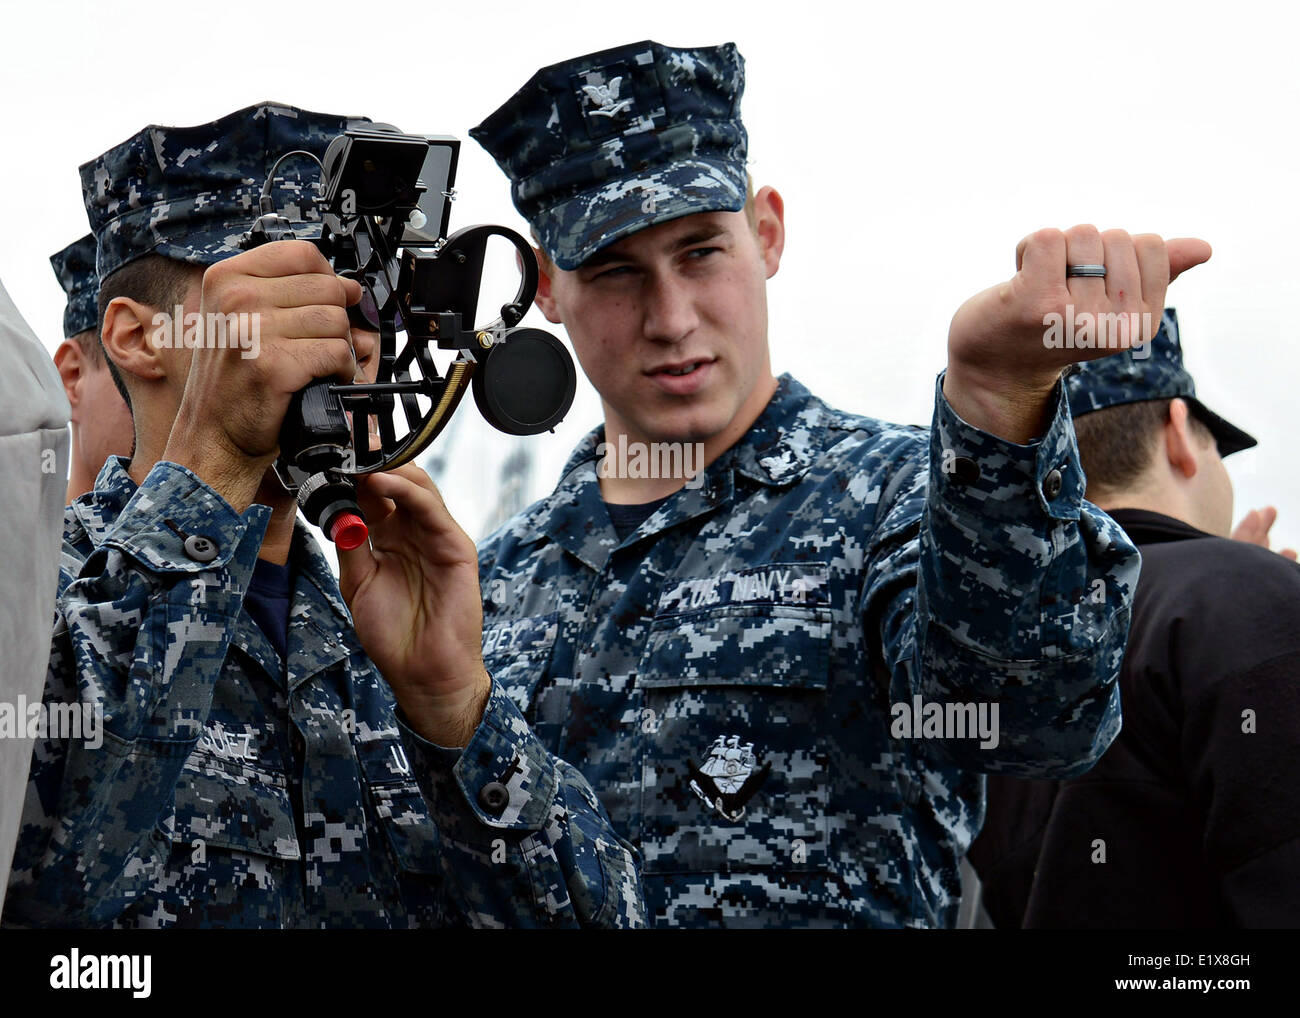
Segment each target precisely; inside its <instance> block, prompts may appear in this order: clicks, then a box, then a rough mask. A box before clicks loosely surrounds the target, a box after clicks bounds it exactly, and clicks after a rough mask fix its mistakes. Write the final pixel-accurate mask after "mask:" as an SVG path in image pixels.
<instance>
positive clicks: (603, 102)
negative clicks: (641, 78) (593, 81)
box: [582, 75, 632, 117]
mask: <svg viewBox="0 0 1300 1018" xmlns="http://www.w3.org/2000/svg"><path fill="white" fill-rule="evenodd" d="M622 84H623V76H622V75H619V76H618V77H617V78H610V79H609V84H608V85H583V86H582V90H583V91H584V92H586V93H587V98H588V99H590V100H591V102H592V104H593V105H595V106H597V107H599V109H594V110H592V111H591V115H592V116H593V117H616V116H618V115H619V114H620V113H622V112H623V111H624V110H626V109H627V108H628V107H629V106H631V105H632V100H631V99H620V98H619V97H618V89H619V86H620V85H622Z"/></svg>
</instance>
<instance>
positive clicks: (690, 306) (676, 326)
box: [643, 273, 699, 343]
mask: <svg viewBox="0 0 1300 1018" xmlns="http://www.w3.org/2000/svg"><path fill="white" fill-rule="evenodd" d="M644 308H645V311H644V322H643V331H644V333H645V337H646V338H647V339H650V340H654V341H655V342H659V343H676V342H678V341H680V340H682V339H684V338H686V336H688V335H690V333H691V332H692V331H693V330H694V329H695V327H696V326H697V325H698V324H699V315H698V314H697V313H696V310H695V299H694V294H693V291H692V289H691V286H690V284H689V283H687V282H686V281H684V280H682V279H679V278H677V277H676V276H675V275H674V274H672V273H663V274H659V275H655V276H652V277H651V278H650V280H649V281H648V283H647V287H646V292H645V304H644Z"/></svg>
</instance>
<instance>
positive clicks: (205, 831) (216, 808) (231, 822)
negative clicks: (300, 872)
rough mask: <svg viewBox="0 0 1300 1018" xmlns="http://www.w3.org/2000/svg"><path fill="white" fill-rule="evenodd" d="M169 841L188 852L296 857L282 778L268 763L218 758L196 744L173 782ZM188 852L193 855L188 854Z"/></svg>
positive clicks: (295, 840) (290, 808)
mask: <svg viewBox="0 0 1300 1018" xmlns="http://www.w3.org/2000/svg"><path fill="white" fill-rule="evenodd" d="M172 841H173V842H174V843H176V844H177V845H178V846H181V847H182V850H183V849H184V848H188V849H190V850H191V852H192V853H193V852H197V851H199V850H200V849H201V851H202V852H203V854H205V855H206V853H207V851H208V850H209V849H212V848H222V849H228V850H230V851H234V852H247V853H251V854H253V855H261V856H269V857H271V858H274V859H300V858H301V857H302V853H301V851H300V849H299V846H298V837H297V832H296V830H295V828H294V823H293V806H292V803H291V802H290V799H289V790H288V780H287V778H286V776H285V775H284V773H283V772H280V771H276V770H273V769H271V768H269V767H261V766H256V765H253V764H250V763H246V762H241V761H237V760H231V759H222V758H220V757H219V756H217V755H215V754H214V753H212V752H209V751H207V750H205V749H204V748H203V747H202V746H200V748H199V749H196V750H195V752H193V753H192V754H190V757H189V759H188V760H186V761H185V767H184V769H183V770H182V771H181V776H180V780H179V781H178V782H177V784H176V815H175V825H174V827H173V829H172ZM192 858H193V856H192Z"/></svg>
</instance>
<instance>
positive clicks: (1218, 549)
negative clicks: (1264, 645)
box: [1141, 534, 1300, 608]
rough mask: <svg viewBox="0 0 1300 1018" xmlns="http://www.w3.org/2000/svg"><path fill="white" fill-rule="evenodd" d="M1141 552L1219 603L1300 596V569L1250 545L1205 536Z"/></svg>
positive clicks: (1161, 545)
mask: <svg viewBox="0 0 1300 1018" xmlns="http://www.w3.org/2000/svg"><path fill="white" fill-rule="evenodd" d="M1141 550H1142V556H1143V558H1144V559H1146V560H1147V561H1148V562H1152V563H1156V562H1158V563H1160V564H1162V565H1166V564H1167V565H1168V566H1169V567H1170V568H1171V569H1172V570H1173V571H1174V572H1175V573H1176V574H1177V575H1178V577H1179V578H1180V579H1182V580H1183V581H1185V582H1187V583H1195V584H1199V585H1200V586H1199V589H1201V590H1202V591H1203V592H1204V593H1206V594H1207V595H1209V596H1211V597H1213V598H1214V599H1216V600H1218V599H1222V600H1224V601H1231V600H1237V601H1240V600H1255V599H1258V598H1260V597H1272V596H1275V595H1276V593H1278V592H1280V591H1289V592H1291V594H1292V596H1297V595H1300V565H1297V564H1296V563H1295V562H1292V561H1291V560H1290V559H1287V558H1283V557H1282V556H1281V555H1279V554H1278V553H1277V552H1275V551H1270V550H1269V549H1268V548H1263V547H1260V546H1259V545H1257V544H1250V543H1249V542H1247V541H1234V540H1231V539H1230V538H1227V537H1217V536H1215V535H1213V534H1205V535H1204V536H1202V537H1191V538H1188V539H1186V540H1182V541H1169V542H1165V543H1162V544H1147V545H1144V546H1142V548H1141ZM1297 607H1298V608H1300V602H1297Z"/></svg>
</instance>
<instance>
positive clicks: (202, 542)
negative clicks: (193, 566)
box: [183, 534, 217, 562]
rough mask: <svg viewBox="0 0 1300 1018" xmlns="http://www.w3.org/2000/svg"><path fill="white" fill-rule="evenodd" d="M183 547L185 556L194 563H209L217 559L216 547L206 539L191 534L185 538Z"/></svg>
mask: <svg viewBox="0 0 1300 1018" xmlns="http://www.w3.org/2000/svg"><path fill="white" fill-rule="evenodd" d="M183 547H184V549H185V554H186V555H188V556H189V557H190V558H192V559H193V560H194V561H195V562H211V561H212V560H213V559H214V558H216V557H217V546H216V545H215V544H213V543H212V542H211V541H209V540H208V539H207V538H206V537H200V536H199V535H198V534H191V535H190V536H189V537H187V538H185V544H184V546H183Z"/></svg>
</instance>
